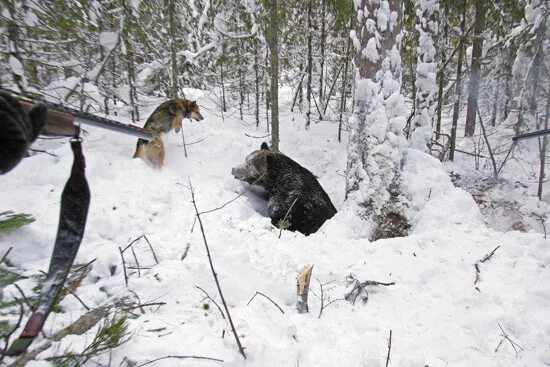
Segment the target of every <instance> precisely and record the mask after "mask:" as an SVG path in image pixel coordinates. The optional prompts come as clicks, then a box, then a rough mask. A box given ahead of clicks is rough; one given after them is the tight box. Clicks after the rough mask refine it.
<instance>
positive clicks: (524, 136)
mask: <svg viewBox="0 0 550 367" xmlns="http://www.w3.org/2000/svg"><path fill="white" fill-rule="evenodd" d="M548 134H550V129H545V130H539V131H533V132H530V133H525V134H521V135H517V136H514V137H513V138H512V140H513V141H519V140H524V139H532V138H536V137H539V136H542V135H548Z"/></svg>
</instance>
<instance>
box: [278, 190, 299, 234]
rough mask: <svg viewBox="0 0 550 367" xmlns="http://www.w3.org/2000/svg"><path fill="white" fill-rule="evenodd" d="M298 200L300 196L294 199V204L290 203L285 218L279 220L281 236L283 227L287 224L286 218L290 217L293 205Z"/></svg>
mask: <svg viewBox="0 0 550 367" xmlns="http://www.w3.org/2000/svg"><path fill="white" fill-rule="evenodd" d="M297 201H298V198H296V199H294V201H293V202H292V204H290V208H288V210H287V212H286V214H285V216H284V218H283V220H282V221H280V222H279V238H281V234H282V233H283V228H284V226H285V221H286V218H287V217H288V215H289V214H290V211H291V210H292V207H293V206H294V204H296V202H297Z"/></svg>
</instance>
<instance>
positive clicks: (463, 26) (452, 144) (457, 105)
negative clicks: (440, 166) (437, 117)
mask: <svg viewBox="0 0 550 367" xmlns="http://www.w3.org/2000/svg"><path fill="white" fill-rule="evenodd" d="M465 32H466V10H465V9H464V11H463V12H462V20H461V21H460V41H459V45H458V62H457V64H456V81H455V86H456V100H455V103H454V107H453V122H452V125H451V142H450V151H449V160H451V161H454V160H455V147H456V130H457V126H458V115H459V113H460V103H461V101H460V98H461V94H462V63H463V62H464V38H465Z"/></svg>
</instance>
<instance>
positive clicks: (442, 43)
mask: <svg viewBox="0 0 550 367" xmlns="http://www.w3.org/2000/svg"><path fill="white" fill-rule="evenodd" d="M441 3H442V5H443V11H442V12H440V17H439V19H440V21H439V23H440V24H442V25H443V35H442V36H441V34H440V37H439V46H438V47H439V50H438V51H439V52H438V54H439V55H440V57H439V67H438V68H437V69H438V72H437V80H438V83H439V88H438V92H437V122H436V125H435V139H436V140H439V137H440V135H441V114H442V112H443V96H444V93H445V91H444V88H445V82H446V79H445V73H444V70H443V69H444V68H443V65H445V63H446V62H447V43H448V40H449V38H448V37H449V22H448V16H449V14H448V11H449V7H448V5H447V0H442V1H441Z"/></svg>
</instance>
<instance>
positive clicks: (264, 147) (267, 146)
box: [260, 141, 269, 150]
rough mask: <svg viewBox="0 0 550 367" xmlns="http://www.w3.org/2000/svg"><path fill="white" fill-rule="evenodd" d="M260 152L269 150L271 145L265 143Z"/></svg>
mask: <svg viewBox="0 0 550 367" xmlns="http://www.w3.org/2000/svg"><path fill="white" fill-rule="evenodd" d="M260 150H269V145H267V143H266V142H265V141H264V142H263V143H262V146H261V147H260Z"/></svg>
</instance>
